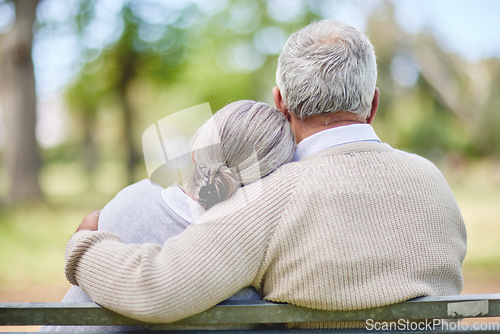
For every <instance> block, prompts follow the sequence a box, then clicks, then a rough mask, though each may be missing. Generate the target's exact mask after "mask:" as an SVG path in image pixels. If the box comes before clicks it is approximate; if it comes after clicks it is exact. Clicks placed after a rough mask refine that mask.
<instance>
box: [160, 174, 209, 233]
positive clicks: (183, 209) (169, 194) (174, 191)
mask: <svg viewBox="0 0 500 334" xmlns="http://www.w3.org/2000/svg"><path fill="white" fill-rule="evenodd" d="M161 197H162V198H163V201H164V202H165V204H167V206H168V207H169V208H170V209H172V211H174V212H175V213H176V214H177V215H179V216H180V217H181V218H182V219H184V220H185V221H187V222H189V223H192V222H193V221H195V220H196V219H197V218H198V217H200V216H201V214H202V213H203V212H204V210H203V208H202V207H201V205H200V204H199V203H197V202H196V201H195V200H194V199H192V198H191V197H189V196H188V195H187V194H186V193H185V192H184V191H183V190H182V189H181V187H180V186H179V185H178V184H177V183H175V184H173V185H171V186H170V187H168V188H166V189H162V191H161Z"/></svg>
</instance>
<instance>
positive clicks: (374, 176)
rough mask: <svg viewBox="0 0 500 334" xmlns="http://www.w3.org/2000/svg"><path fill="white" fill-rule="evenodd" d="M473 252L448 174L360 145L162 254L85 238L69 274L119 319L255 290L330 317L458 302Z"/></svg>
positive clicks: (92, 235)
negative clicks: (415, 302) (453, 297)
mask: <svg viewBox="0 0 500 334" xmlns="http://www.w3.org/2000/svg"><path fill="white" fill-rule="evenodd" d="M465 252H466V232H465V227H464V222H463V219H462V216H461V214H460V210H459V208H458V206H457V203H456V201H455V199H454V197H453V194H452V193H451V191H450V189H449V187H448V185H447V184H446V181H445V180H444V178H443V176H442V174H441V173H440V172H439V170H438V169H437V168H436V167H435V166H434V165H433V164H432V163H431V162H429V161H427V160H426V159H424V158H422V157H419V156H417V155H413V154H409V153H405V152H402V151H399V150H396V149H393V148H391V147H390V146H389V145H387V144H381V143H369V142H361V143H352V144H346V145H341V146H337V147H333V148H329V149H326V150H323V151H321V152H320V153H317V154H315V155H313V156H310V157H308V158H305V159H303V160H301V161H299V162H294V163H289V164H287V165H285V166H282V167H281V168H280V169H278V170H277V171H275V172H274V173H273V174H271V175H269V176H268V177H266V178H264V179H262V180H261V181H258V182H256V183H254V184H251V185H249V186H246V187H244V188H242V189H240V190H239V191H238V192H237V193H236V194H235V195H233V196H232V197H231V198H230V199H229V200H227V201H226V202H224V203H221V204H218V205H216V206H215V207H213V208H212V209H210V210H209V211H208V212H207V213H205V214H204V215H203V216H202V217H201V218H200V219H199V220H197V221H196V222H195V224H193V225H192V226H190V227H188V228H187V229H186V230H185V231H184V232H183V233H181V234H180V235H178V236H176V237H174V238H172V239H170V240H168V241H167V242H166V243H165V244H164V245H163V247H160V246H157V245H153V244H144V245H125V244H122V243H121V242H120V239H119V237H118V236H116V235H113V234H111V233H107V232H90V231H82V232H79V233H76V234H75V235H74V236H73V237H72V238H71V239H70V241H69V242H68V245H67V249H66V276H67V278H68V280H69V281H70V282H71V283H72V284H76V285H79V286H80V287H82V288H83V289H84V290H85V291H86V292H87V293H88V294H89V295H90V296H91V297H92V298H93V299H94V300H95V301H96V302H97V303H99V304H101V305H103V306H105V307H107V308H110V309H111V310H114V311H116V312H119V313H122V314H124V315H127V316H129V317H132V318H136V319H140V320H143V321H148V322H170V321H175V320H178V319H181V318H184V317H187V316H189V315H192V314H195V313H198V312H201V311H203V310H205V309H208V308H210V307H211V306H213V305H215V304H217V303H218V302H220V301H222V300H224V299H226V298H228V297H229V296H231V295H232V294H234V293H235V292H236V291H238V290H239V289H241V288H243V287H245V286H249V285H252V286H254V287H255V288H256V289H257V290H258V291H260V292H261V294H262V296H263V297H264V299H266V300H269V301H275V302H286V303H290V304H294V305H299V306H304V307H309V308H317V309H325V310H351V309H362V308H371V307H376V306H381V305H387V304H392V303H398V302H401V301H404V300H408V299H411V298H414V297H417V296H424V295H449V294H458V293H460V291H461V289H462V284H463V280H462V274H461V265H462V261H463V259H464V256H465Z"/></svg>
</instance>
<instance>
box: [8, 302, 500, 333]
mask: <svg viewBox="0 0 500 334" xmlns="http://www.w3.org/2000/svg"><path fill="white" fill-rule="evenodd" d="M499 316H500V294H491V295H460V296H432V297H421V298H416V299H414V300H411V301H407V302H403V303H400V304H395V305H389V306H384V307H377V308H373V309H365V310H356V311H322V310H314V309H307V308H301V307H297V306H293V305H288V304H276V303H270V302H266V301H248V302H223V303H221V304H219V305H217V306H214V307H212V308H211V309H209V310H207V311H205V312H202V313H200V314H196V315H193V316H191V317H188V318H185V319H183V320H180V321H177V322H175V323H169V324H159V325H154V326H153V327H152V328H153V329H155V330H157V331H161V332H169V331H173V332H190V333H202V332H206V331H212V332H213V331H224V333H236V332H241V331H252V332H262V333H273V332H278V331H288V332H290V333H298V332H307V333H309V332H311V330H309V329H308V330H298V329H294V330H287V329H286V328H285V326H284V324H287V323H302V322H329V321H363V322H365V324H366V328H365V329H361V330H316V331H315V332H325V333H345V332H348V333H349V332H356V333H360V332H361V333H366V332H367V333H374V332H383V331H382V329H391V330H392V331H395V330H399V331H398V332H401V333H410V332H411V333H426V332H432V331H433V330H435V329H437V328H440V330H441V332H443V333H455V332H457V331H458V332H478V333H500V320H498V319H496V320H495V319H488V318H491V317H499ZM461 318H474V319H473V320H469V321H467V322H464V321H462V322H456V321H455V322H450V323H446V324H442V320H443V319H461ZM415 319H427V320H422V322H412V321H411V320H415ZM382 320H385V321H387V322H386V323H385V325H384V323H382V322H381V321H382ZM270 324H275V325H274V326H272V325H271V326H268V325H270ZM277 324H278V325H277ZM27 325H76V326H81V325H101V326H103V325H120V326H135V325H138V326H141V325H144V323H142V322H140V321H137V320H133V319H129V318H126V317H124V316H122V315H119V314H116V313H114V312H111V311H109V310H107V309H105V308H102V307H100V306H98V305H97V304H94V303H0V326H27ZM148 325H150V324H148ZM438 325H441V327H439V326H438ZM388 326H390V327H388ZM0 328H1V327H0ZM131 328H133V327H131ZM412 330H416V331H412Z"/></svg>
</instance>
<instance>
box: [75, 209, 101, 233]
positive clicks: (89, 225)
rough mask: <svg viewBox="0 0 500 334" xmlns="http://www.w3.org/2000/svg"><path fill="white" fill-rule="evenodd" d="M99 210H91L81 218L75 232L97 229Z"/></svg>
mask: <svg viewBox="0 0 500 334" xmlns="http://www.w3.org/2000/svg"><path fill="white" fill-rule="evenodd" d="M100 214H101V210H95V211H92V212H91V213H90V214H88V215H87V216H85V218H83V220H82V222H81V223H80V226H78V229H77V230H76V231H77V232H79V231H83V230H87V231H97V222H98V221H99V215H100Z"/></svg>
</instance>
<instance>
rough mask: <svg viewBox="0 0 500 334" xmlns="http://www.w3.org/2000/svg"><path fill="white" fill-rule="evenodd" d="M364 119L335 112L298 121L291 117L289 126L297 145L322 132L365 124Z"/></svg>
mask: <svg viewBox="0 0 500 334" xmlns="http://www.w3.org/2000/svg"><path fill="white" fill-rule="evenodd" d="M365 123H367V121H366V119H362V118H360V117H359V116H358V115H356V114H353V113H350V112H336V113H331V114H325V115H315V116H312V117H309V118H306V119H298V118H297V117H295V116H293V115H291V118H290V125H291V127H292V130H293V133H294V134H295V142H296V143H297V144H298V143H300V142H301V141H302V140H304V139H305V138H307V137H309V136H312V135H313V134H315V133H318V132H320V131H323V130H327V129H332V128H336V127H339V126H344V125H350V124H365Z"/></svg>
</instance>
